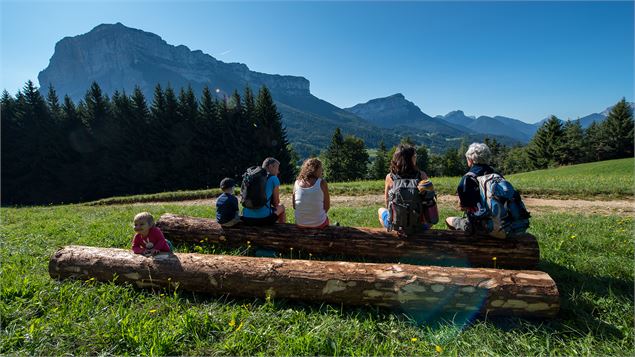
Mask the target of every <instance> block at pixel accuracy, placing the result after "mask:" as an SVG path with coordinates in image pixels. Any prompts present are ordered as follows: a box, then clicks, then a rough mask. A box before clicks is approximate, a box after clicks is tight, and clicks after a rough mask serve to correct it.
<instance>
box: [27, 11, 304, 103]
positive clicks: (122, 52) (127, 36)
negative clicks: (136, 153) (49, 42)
mask: <svg viewBox="0 0 635 357" xmlns="http://www.w3.org/2000/svg"><path fill="white" fill-rule="evenodd" d="M38 79H39V82H40V86H42V87H44V88H46V87H48V85H49V84H53V86H55V88H56V89H57V91H58V93H64V94H68V95H69V96H70V97H71V98H73V99H74V100H78V99H81V98H82V97H83V95H84V93H85V91H86V89H87V88H88V87H89V86H90V84H91V83H92V82H93V81H96V82H97V83H99V85H100V86H101V87H102V90H103V91H104V92H105V93H108V94H110V93H112V92H114V91H115V90H119V91H121V90H125V91H126V92H128V93H130V92H131V91H132V90H133V89H134V87H135V86H136V85H138V86H139V87H140V88H141V90H142V91H143V92H144V93H145V94H146V95H151V94H152V91H153V89H154V87H155V86H156V84H157V83H160V84H162V85H164V86H165V85H167V84H168V83H169V84H170V85H172V87H174V88H177V89H178V88H180V87H183V86H188V85H191V86H192V87H193V88H194V89H195V90H196V91H197V92H198V91H200V89H202V87H204V86H205V85H207V86H210V87H211V88H218V89H219V90H220V92H221V93H228V94H229V93H231V92H233V90H234V89H238V90H239V91H242V89H243V88H245V86H247V85H250V86H251V87H252V88H254V89H258V88H259V87H260V86H262V85H266V86H267V87H269V88H270V89H271V91H272V92H273V93H278V94H283V95H309V94H310V92H309V81H308V80H307V79H306V78H303V77H296V76H281V75H270V74H265V73H259V72H254V71H251V70H249V68H248V67H247V66H246V65H244V64H242V63H225V62H222V61H219V60H217V59H215V58H214V57H212V56H210V55H208V54H205V53H203V52H202V51H200V50H196V51H191V50H190V49H189V48H188V47H186V46H183V45H180V46H173V45H170V44H168V43H167V42H165V41H164V40H163V39H161V37H159V36H158V35H155V34H153V33H149V32H145V31H142V30H138V29H133V28H129V27H126V26H124V25H123V24H121V23H117V24H114V25H112V24H102V25H99V26H97V27H95V28H94V29H93V30H91V31H90V32H88V33H86V34H83V35H79V36H75V37H66V38H63V39H62V40H60V41H59V42H58V43H57V44H56V45H55V53H54V54H53V57H51V60H50V63H49V65H48V67H47V68H46V69H44V70H43V71H42V72H40V74H39V76H38Z"/></svg>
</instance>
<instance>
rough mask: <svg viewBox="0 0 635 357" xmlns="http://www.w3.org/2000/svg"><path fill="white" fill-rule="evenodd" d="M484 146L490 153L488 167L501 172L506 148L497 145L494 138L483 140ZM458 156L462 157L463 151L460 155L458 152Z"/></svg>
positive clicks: (499, 144)
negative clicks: (490, 157)
mask: <svg viewBox="0 0 635 357" xmlns="http://www.w3.org/2000/svg"><path fill="white" fill-rule="evenodd" d="M484 142H485V145H487V146H488V147H489V149H490V151H491V153H492V159H491V162H490V166H492V167H494V168H496V169H499V170H501V168H502V166H503V162H504V161H505V155H506V153H507V151H508V148H507V147H506V146H505V145H503V144H501V143H499V142H498V141H497V140H496V138H492V139H490V138H485V140H484ZM459 154H460V155H461V156H462V155H464V154H465V151H463V152H462V153H461V152H459Z"/></svg>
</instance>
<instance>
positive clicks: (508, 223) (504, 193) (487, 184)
mask: <svg viewBox="0 0 635 357" xmlns="http://www.w3.org/2000/svg"><path fill="white" fill-rule="evenodd" d="M467 175H468V176H470V177H472V178H473V179H475V180H476V181H477V182H478V188H479V191H480V193H481V204H480V209H479V211H478V212H477V213H476V214H472V215H469V216H468V218H469V219H470V223H472V227H473V228H479V229H481V230H483V231H485V232H487V233H488V234H489V235H491V236H493V237H496V238H507V237H509V236H510V235H512V234H514V233H524V232H525V231H527V228H529V217H531V215H530V214H529V212H528V211H527V209H526V208H525V204H524V203H523V201H522V199H521V198H520V194H519V193H518V191H516V190H515V189H514V187H513V186H512V184H511V183H510V182H509V181H507V180H505V178H504V177H503V176H501V175H499V174H496V173H494V174H488V175H483V176H478V177H477V176H476V174H474V173H472V172H468V173H467Z"/></svg>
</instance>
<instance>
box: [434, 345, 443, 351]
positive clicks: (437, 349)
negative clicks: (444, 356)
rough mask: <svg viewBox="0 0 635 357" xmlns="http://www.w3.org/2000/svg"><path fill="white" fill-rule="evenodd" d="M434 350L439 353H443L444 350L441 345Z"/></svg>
mask: <svg viewBox="0 0 635 357" xmlns="http://www.w3.org/2000/svg"><path fill="white" fill-rule="evenodd" d="M434 349H435V350H436V351H437V352H439V353H441V352H443V348H442V347H441V346H439V345H436V346H434Z"/></svg>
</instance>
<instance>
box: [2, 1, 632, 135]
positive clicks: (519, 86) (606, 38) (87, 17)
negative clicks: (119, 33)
mask: <svg viewBox="0 0 635 357" xmlns="http://www.w3.org/2000/svg"><path fill="white" fill-rule="evenodd" d="M0 1H1V3H0V6H1V7H0V12H1V17H0V20H1V24H0V31H1V40H2V43H1V47H0V61H1V63H0V87H1V89H7V90H8V91H9V92H10V93H12V94H13V93H15V92H16V91H18V90H19V89H20V88H21V87H22V86H23V85H24V83H25V82H26V81H27V80H29V79H31V80H33V81H34V82H35V83H36V84H37V83H38V82H37V75H38V73H39V71H41V70H43V69H44V68H46V66H47V65H48V62H49V59H50V58H51V56H52V55H53V51H54V47H55V43H56V42H57V41H59V40H60V39H62V38H63V37H66V36H76V35H79V34H82V33H86V32H88V31H90V30H91V29H92V28H93V27H95V26H97V25H99V24H101V23H116V22H121V23H123V24H124V25H126V26H128V27H133V28H139V29H142V30H144V31H149V32H153V33H155V34H157V35H159V36H161V37H162V38H163V39H164V40H166V41H167V42H168V43H169V44H172V45H180V44H182V45H186V46H188V47H189V48H190V49H191V50H202V51H203V52H205V53H208V54H210V55H212V56H213V57H215V58H216V59H219V60H221V61H224V62H240V63H245V64H246V65H247V66H248V67H249V68H250V69H251V70H255V71H258V72H264V73H271V74H286V75H296V76H302V77H305V78H307V79H308V80H309V81H310V82H311V92H312V93H313V94H314V95H315V96H317V97H318V98H321V99H324V100H326V101H328V102H330V103H333V104H335V105H337V106H338V107H341V108H345V107H351V106H353V105H355V104H358V103H364V102H367V101H369V100H371V99H374V98H380V97H386V96H389V95H392V94H395V93H402V94H404V96H405V97H406V99H408V100H410V101H412V102H414V103H415V104H416V105H418V106H419V107H420V108H421V110H422V111H423V112H425V113H426V114H428V115H432V116H435V115H439V114H441V115H444V114H447V113H448V112H450V111H453V110H463V111H464V112H465V113H466V114H467V115H475V116H480V115H487V116H495V115H502V116H507V117H512V118H516V119H520V120H522V121H525V122H528V123H533V122H537V121H539V120H542V119H544V118H546V117H548V116H549V115H556V116H558V117H559V118H561V119H569V118H570V119H575V118H578V117H582V116H585V115H588V114H591V113H596V112H601V111H602V110H604V109H605V108H606V107H608V106H610V105H613V104H614V103H616V102H617V101H618V100H620V99H621V98H622V97H625V98H626V100H628V101H633V94H634V88H633V86H634V81H635V74H634V69H633V67H634V64H633V48H634V25H633V18H634V5H633V2H632V1H630V2H588V1H583V2H577V1H567V2H515V1H503V2H475V1H472V2H456V1H453V2H429V1H419V2H417V1H409V2H363V1H354V2H339V1H329V2H265V1H259V2H212V1H196V2H186V1H179V2H175V1H143V0H140V1H108V2H102V1H83V2H75V1H62V2H53V1H36V2H29V1H7V0H0Z"/></svg>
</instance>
